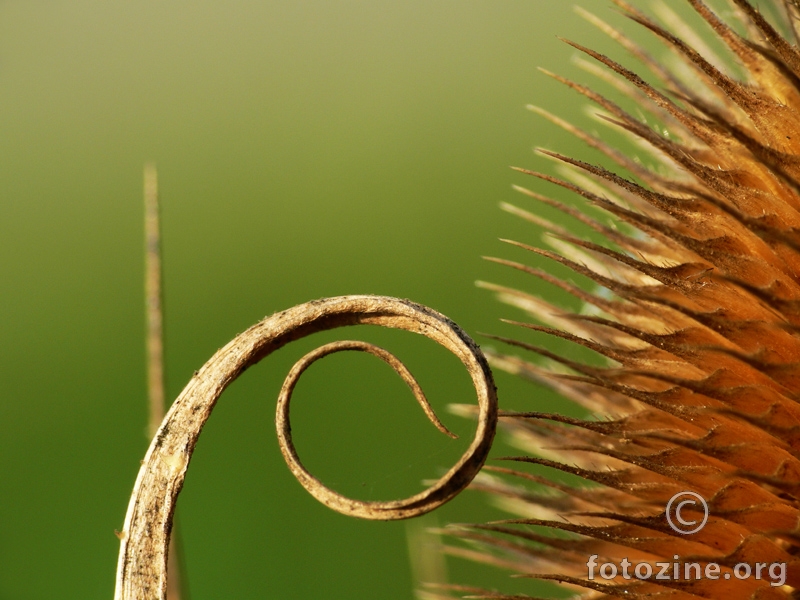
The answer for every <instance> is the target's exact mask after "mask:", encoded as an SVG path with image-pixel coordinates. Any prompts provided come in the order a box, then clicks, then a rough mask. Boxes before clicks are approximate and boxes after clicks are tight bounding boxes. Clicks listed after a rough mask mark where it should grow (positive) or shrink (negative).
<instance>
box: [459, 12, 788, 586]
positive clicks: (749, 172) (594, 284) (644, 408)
mask: <svg viewBox="0 0 800 600" xmlns="http://www.w3.org/2000/svg"><path fill="white" fill-rule="evenodd" d="M614 3H615V4H616V5H617V6H618V7H619V8H620V9H621V10H622V11H623V12H624V14H625V15H627V16H628V17H629V18H630V19H632V20H633V21H635V22H637V23H639V24H640V25H642V26H644V27H645V28H647V29H648V30H650V31H651V32H652V33H653V34H655V36H657V38H658V39H659V40H660V42H661V43H663V44H664V45H665V46H666V48H667V49H668V54H669V56H670V61H672V63H673V66H672V68H670V69H667V68H666V67H665V66H664V64H663V61H657V60H656V59H654V58H652V57H651V55H650V54H648V52H647V51H646V50H645V49H644V48H642V47H640V46H638V45H636V44H635V43H634V42H633V41H631V40H630V39H629V38H627V37H625V36H624V35H623V34H622V33H619V32H617V31H616V30H614V29H612V28H611V27H609V26H607V25H606V24H604V23H603V22H602V21H600V20H599V19H597V18H596V17H594V16H591V15H587V16H588V17H589V18H590V20H592V21H593V22H594V23H595V24H597V25H598V26H599V27H600V28H601V29H603V30H604V31H606V32H607V33H609V34H610V35H611V36H612V37H613V38H614V39H615V40H616V41H618V42H619V43H620V44H621V45H622V46H623V47H625V48H626V49H627V50H628V51H630V52H631V53H632V54H633V55H634V56H635V57H637V58H638V59H639V60H640V61H642V62H643V63H644V64H645V65H646V67H647V68H648V69H649V71H650V75H652V76H654V79H656V80H658V83H657V84H656V85H651V84H649V83H647V82H646V81H645V79H643V78H642V77H640V76H638V75H637V74H635V73H634V72H632V71H630V70H628V69H627V68H626V67H624V66H622V65H620V64H618V63H616V62H614V61H612V60H610V59H609V58H607V57H605V56H603V55H601V54H598V53H596V52H593V51H592V50H589V49H587V48H584V47H582V46H581V45H579V44H577V43H574V42H568V43H569V44H570V45H571V46H573V47H574V48H576V49H577V50H579V51H580V52H582V53H585V55H587V56H589V57H590V58H591V59H593V60H594V61H596V62H597V63H600V64H602V65H604V66H605V67H607V69H610V72H613V73H614V74H616V76H618V78H617V79H616V81H615V85H617V86H618V87H619V88H622V89H624V90H625V93H626V94H627V95H628V96H629V97H630V98H632V99H633V100H634V101H636V103H637V105H638V107H639V110H641V111H642V113H640V114H644V113H647V117H646V120H644V119H643V118H641V117H640V116H638V115H632V114H630V113H628V112H626V111H625V110H623V109H622V108H620V106H618V105H617V104H615V103H614V102H612V101H611V100H609V99H607V98H605V97H603V96H602V95H600V94H598V93H596V92H594V91H592V90H591V89H589V88H587V87H584V86H583V85H581V84H578V83H574V82H572V81H568V80H566V79H563V78H561V77H559V76H557V75H553V77H555V78H556V79H558V80H560V81H562V82H563V83H565V84H566V85H567V86H569V87H570V88H572V89H573V90H575V91H577V92H579V93H580V94H583V95H584V96H585V97H586V98H588V99H589V100H591V101H592V102H593V103H594V104H596V105H598V106H599V107H600V109H601V118H602V119H604V120H605V121H607V122H609V123H611V124H612V125H613V126H616V127H619V128H621V129H622V130H624V131H625V132H627V133H628V134H630V135H631V136H632V137H633V138H634V139H635V140H636V141H638V142H640V143H641V142H643V143H644V144H640V147H645V146H646V147H647V148H648V150H647V152H648V155H649V156H648V159H647V161H650V162H654V163H655V166H654V167H650V168H648V167H645V166H644V165H643V163H642V162H640V161H638V160H635V159H634V158H633V157H632V156H629V155H628V154H626V153H623V152H621V151H619V150H617V149H615V148H612V147H611V146H609V145H608V144H607V143H606V142H605V141H604V140H603V139H601V138H599V137H596V136H594V135H590V134H588V133H585V132H584V131H581V130H579V129H578V128H575V127H573V126H571V125H570V124H568V123H566V122H564V121H562V120H560V119H558V118H557V117H555V116H552V115H549V114H548V113H546V112H545V111H542V110H539V109H536V110H537V112H539V113H540V114H541V115H543V116H544V117H546V118H548V119H550V120H551V121H553V122H554V123H556V124H558V125H560V126H562V127H563V128H564V129H566V130H567V131H569V132H570V133H572V134H574V135H576V136H578V137H579V138H580V139H581V140H583V141H584V142H585V143H586V144H588V145H589V146H591V147H592V148H595V149H597V150H599V151H600V152H602V153H603V154H605V155H606V156H607V157H608V158H609V159H611V160H612V161H613V162H614V163H616V165H617V166H618V167H619V168H621V169H622V170H624V171H626V172H627V173H628V175H625V176H623V175H619V174H617V173H616V172H612V171H611V170H607V169H605V168H603V167H601V166H597V165H593V164H588V163H586V162H582V161H580V160H576V159H573V158H568V157H566V156H563V155H560V154H557V153H555V152H550V151H545V150H542V152H543V153H544V154H546V155H547V156H549V157H552V158H554V159H557V160H558V161H561V162H563V163H564V164H565V165H567V166H568V171H569V172H570V173H571V177H570V178H568V180H564V179H558V178H555V177H552V176H549V175H546V174H542V173H536V172H533V171H527V170H524V172H525V173H528V174H530V175H532V176H533V177H535V178H537V179H538V180H540V181H545V182H548V183H550V184H555V185H557V186H561V187H563V188H566V189H568V190H571V191H572V192H574V193H575V194H577V195H578V196H580V197H581V198H582V199H583V201H584V202H585V204H586V207H588V208H587V209H585V210H578V209H576V208H573V207H571V206H566V205H564V204H561V203H560V202H558V201H556V200H553V199H551V198H549V197H547V196H544V195H542V194H541V193H539V192H538V191H533V190H527V189H520V191H521V192H522V193H523V194H525V196H526V202H528V201H536V202H540V203H543V204H544V205H547V206H550V207H555V208H557V209H560V210H561V211H563V212H564V213H566V215H568V216H569V217H571V218H572V219H574V220H577V221H578V222H579V223H581V224H583V225H584V226H589V227H590V228H592V229H593V230H594V231H595V232H596V233H598V234H600V235H601V236H602V238H603V239H604V240H605V241H604V242H603V243H602V244H599V243H594V242H590V241H586V240H584V239H580V238H579V237H576V236H575V235H573V234H572V233H571V232H570V231H569V230H568V229H567V228H565V227H562V226H560V225H557V224H554V223H549V222H546V221H545V220H544V219H542V218H541V217H539V216H537V215H535V214H533V213H531V212H528V210H524V209H522V208H515V207H507V208H508V210H511V211H512V212H515V213H516V214H518V215H520V216H521V217H523V218H525V219H528V220H530V221H532V222H533V223H536V224H538V225H542V226H544V227H546V229H547V230H548V232H549V233H550V234H551V238H550V240H551V246H552V247H554V248H555V249H556V252H553V251H550V250H544V249H540V248H534V247H531V246H527V245H525V244H521V243H518V242H513V241H511V242H509V243H511V244H514V245H516V246H520V247H522V248H525V249H528V250H530V251H531V252H534V253H536V254H538V255H540V256H543V257H546V258H548V259H552V260H554V261H556V262H558V263H561V264H562V265H565V266H567V267H569V268H570V269H572V271H574V273H576V274H577V275H579V276H580V278H581V279H585V280H587V281H589V282H591V285H586V286H582V287H581V286H579V285H577V284H574V283H571V282H568V281H563V280H560V279H558V278H556V277H554V276H553V275H551V274H549V273H548V272H546V271H543V270H541V269H538V268H534V267H530V266H527V265H525V264H520V263H516V262H512V261H508V260H502V259H490V260H493V261H495V262H498V263H501V264H505V265H508V266H511V267H513V268H515V269H519V270H521V271H524V272H526V273H529V274H531V275H533V276H534V277H535V278H537V279H539V280H543V281H544V282H547V283H548V284H550V285H553V286H556V287H558V288H560V289H561V290H565V291H567V292H569V293H570V294H572V295H573V296H575V297H576V298H577V299H579V300H580V301H581V302H582V303H583V304H584V305H585V309H584V310H582V311H581V312H580V313H578V314H574V313H571V312H569V311H567V310H565V309H561V308H559V307H557V306H554V305H552V304H550V303H548V302H547V301H545V300H543V299H541V298H539V297H536V296H534V295H531V294H528V293H526V292H524V291H520V290H516V289H511V288H506V287H501V286H497V285H490V284H482V285H483V286H484V287H487V288H489V289H491V290H494V291H495V292H497V293H498V294H499V297H500V299H501V300H502V301H504V302H506V303H509V304H511V305H514V306H516V307H519V308H521V309H523V310H524V311H525V312H527V313H528V314H529V315H530V317H531V319H532V320H533V321H534V322H532V323H519V325H521V326H522V327H524V328H527V329H528V330H533V331H536V332H542V333H545V334H550V335H553V336H557V337H559V338H563V339H565V340H569V341H570V342H574V343H575V344H579V345H581V346H584V347H586V348H588V349H590V350H592V351H594V352H595V353H596V354H598V355H600V356H601V357H602V358H603V364H599V363H598V362H597V361H594V362H593V363H591V364H587V363H584V362H580V361H578V360H575V359H572V358H570V357H568V356H563V355H559V354H557V353H554V352H551V351H550V350H548V349H546V348H544V347H540V346H536V345H533V344H530V343H528V342H524V341H520V340H512V339H506V338H498V339H500V340H502V341H504V342H507V343H509V344H511V345H513V346H515V347H517V348H521V349H524V350H529V351H532V352H534V353H537V354H539V355H540V356H542V357H544V364H543V363H542V361H541V360H538V361H537V362H531V361H529V360H528V359H523V358H520V357H519V356H517V355H515V354H500V353H495V354H493V355H492V357H491V358H492V360H493V364H494V365H495V366H496V367H499V368H502V369H504V370H506V371H510V372H512V373H516V374H518V375H521V376H522V377H525V378H528V379H531V380H534V381H536V382H543V383H545V384H547V385H549V386H551V387H553V388H554V389H556V390H557V391H558V392H559V393H560V394H562V395H563V396H564V397H565V398H567V399H569V400H570V401H572V402H574V403H576V404H577V405H579V406H581V407H583V408H584V409H585V410H586V411H588V412H589V413H592V414H593V416H592V417H591V418H588V419H586V420H581V419H575V418H568V417H566V416H563V415H558V414H545V413H537V412H531V413H506V415H505V418H504V419H503V420H504V422H505V426H506V429H507V430H508V431H510V432H511V433H512V440H513V442H514V443H515V444H517V445H519V446H520V447H522V448H523V449H524V450H525V451H527V452H530V453H532V454H530V455H524V456H518V457H509V458H508V460H510V461H513V462H514V463H515V464H516V466H513V464H512V466H511V467H502V468H499V467H493V468H492V467H489V468H488V469H489V471H488V473H487V474H486V475H485V476H484V477H483V479H482V480H481V481H480V482H479V485H478V487H479V488H481V489H484V490H486V489H488V490H490V491H492V492H494V493H495V494H497V497H499V498H501V499H502V500H503V505H504V506H505V507H506V508H509V509H511V510H513V511H515V512H517V513H518V515H519V516H520V517H521V518H517V519H512V520H509V521H505V522H498V523H493V524H488V525H475V526H471V527H462V528H458V529H455V530H454V531H455V534H456V535H457V536H459V537H460V538H461V539H462V540H464V541H465V542H466V544H464V545H459V546H457V547H453V548H450V550H449V551H450V552H452V553H455V554H458V555H461V556H466V557H469V558H471V559H475V560H480V561H484V562H487V563H490V564H494V565H499V566H502V567H505V568H508V569H511V570H513V571H516V572H517V573H520V574H523V575H526V576H531V577H536V578H543V579H550V580H555V581H557V582H560V583H561V585H563V586H565V587H567V588H569V589H571V590H573V591H574V592H576V593H579V594H580V595H581V597H583V598H605V597H609V598H611V597H625V598H646V597H647V598H651V597H655V598H670V599H683V598H687V599H688V598H725V599H726V600H733V599H739V598H742V599H745V598H759V599H761V598H790V597H795V596H796V595H797V594H800V592H797V591H795V590H796V589H797V588H800V558H798V552H800V530H798V518H799V517H800V511H799V510H798V509H800V502H799V500H800V460H798V457H799V456H800V455H799V454H798V453H799V452H800V403H799V401H800V396H798V392H800V51H799V50H798V48H797V40H798V31H797V19H798V16H800V3H797V2H796V0H773V1H771V2H762V3H761V5H762V6H761V7H760V8H756V7H755V6H753V5H752V4H750V3H748V2H747V1H746V0H730V1H729V2H728V3H727V5H726V6H725V7H724V8H718V9H717V10H718V12H715V11H714V10H712V9H711V8H709V7H708V6H707V5H706V4H704V3H703V2H701V1H700V0H688V3H689V4H690V5H691V6H692V8H693V9H694V11H696V13H697V14H698V15H699V16H700V17H701V18H702V19H703V20H704V21H705V22H706V23H707V25H708V26H710V30H711V31H712V32H713V35H714V36H716V38H718V40H719V41H720V42H721V43H722V45H723V46H724V47H725V48H726V52H727V53H728V56H727V57H723V58H722V59H718V58H716V57H712V56H710V55H709V53H707V52H706V53H705V56H704V54H703V53H701V52H700V50H701V46H702V45H703V43H702V42H701V40H702V39H703V36H702V35H698V34H697V33H696V32H695V31H694V30H693V29H692V28H690V27H688V26H686V25H680V24H679V26H678V29H679V30H674V31H668V30H667V29H665V28H664V27H662V26H661V25H659V24H658V23H657V22H656V21H654V20H652V19H650V18H649V17H647V16H645V15H644V14H643V13H642V12H640V11H639V10H637V9H636V8H634V7H633V6H630V5H628V4H627V3H625V2H624V1H622V0H614ZM657 8H658V10H659V13H660V14H662V15H663V14H670V15H672V16H673V17H674V13H671V12H668V11H670V8H669V7H668V6H667V4H665V3H661V4H660V5H659V6H658V7H657ZM762 10H763V12H762ZM723 11H724V12H723ZM722 14H724V15H726V19H727V22H725V21H723V20H722V19H721V18H720V17H718V15H722ZM676 19H677V18H673V19H672V20H673V24H672V29H675V26H674V22H675V20H676ZM787 38H791V41H789V39H787ZM684 40H691V43H689V42H687V41H684ZM736 73H738V75H734V74H736ZM650 75H648V77H649V76H650ZM607 80H608V79H607ZM653 123H656V124H657V125H656V126H653V125H652V124H653ZM617 170H619V169H617ZM596 209H600V211H604V212H605V213H607V215H610V220H609V221H607V220H604V219H603V218H597V217H596V216H595V215H599V214H600V211H598V210H596ZM534 210H535V209H534ZM526 335H528V334H526ZM598 364H599V366H598ZM526 463H533V464H535V465H543V466H544V467H547V468H550V469H557V470H560V471H562V472H565V473H568V474H571V475H572V476H577V477H579V478H582V479H583V480H585V482H583V483H582V484H578V485H572V484H567V483H563V481H565V477H561V478H560V479H559V481H558V482H557V481H554V480H551V479H548V478H546V477H543V476H541V475H540V474H539V473H542V472H543V470H537V471H536V473H531V470H530V469H531V468H530V467H529V466H528V465H527V464H526ZM573 479H574V478H573ZM586 482H590V483H586ZM525 484H527V486H528V487H525ZM684 491H693V492H696V493H698V494H700V495H701V496H702V497H703V498H704V499H705V500H706V501H707V504H708V510H709V516H708V521H707V523H706V524H705V526H704V527H703V528H702V529H700V530H699V531H697V532H695V533H693V534H690V535H684V534H681V533H678V532H677V531H675V530H673V529H672V528H671V527H670V525H669V523H668V522H667V519H666V517H667V514H666V508H665V507H666V506H667V504H668V502H669V500H670V498H672V497H673V496H674V495H675V494H677V493H679V492H684ZM700 509H701V507H700V505H699V504H696V505H694V506H693V508H689V507H688V505H687V506H686V507H684V512H683V519H684V520H687V521H698V522H699V521H700V520H701V519H702V514H700V512H701V510H700ZM593 555H594V560H595V561H596V562H597V563H598V564H601V563H612V564H613V565H614V566H615V568H614V569H613V570H612V569H611V567H608V568H607V569H606V571H605V574H606V575H609V577H601V576H600V575H599V574H598V573H597V568H596V567H595V568H594V569H595V570H594V578H593V579H590V578H589V567H588V566H587V561H588V560H589V557H590V556H593ZM625 559H627V561H628V562H629V563H630V564H631V565H632V566H631V567H628V568H627V572H628V573H629V574H630V575H633V576H631V577H625V576H624V575H623V566H624V562H623V561H624V560H625ZM657 562H666V563H669V564H670V567H669V571H668V573H669V574H670V576H669V578H665V579H656V578H655V575H656V573H658V572H659V567H658V566H656V565H655V563H657ZM640 563H642V564H644V563H647V564H649V565H650V566H651V567H652V568H654V571H653V576H652V577H650V578H644V579H639V578H637V577H636V576H635V574H634V569H633V565H637V564H640ZM676 563H677V567H673V566H674V565H675V564H676ZM687 563H698V564H699V565H700V569H701V577H700V578H697V577H695V573H696V571H695V570H694V568H692V569H691V570H690V571H689V575H688V576H687V575H686V570H685V565H686V564H687ZM711 563H717V564H719V566H720V571H719V575H718V578H717V579H714V578H713V577H705V576H702V574H705V573H707V571H705V567H706V566H707V565H709V564H711ZM740 563H746V564H747V565H748V566H749V569H750V570H751V576H750V577H749V578H740V575H743V574H744V573H745V567H743V566H739V567H737V565H739V564H740ZM757 563H765V564H767V565H770V566H771V565H773V564H776V565H784V566H783V567H775V568H774V569H772V571H770V572H767V569H766V568H762V569H761V571H760V575H761V578H760V579H757V578H756V576H755V574H756V569H757ZM674 568H676V569H677V571H678V577H675V576H674V574H673V569H674ZM734 569H738V571H735V570H734ZM613 571H616V572H617V575H616V576H615V577H614V576H612V575H613ZM641 573H642V574H646V573H647V568H645V567H642V569H641ZM711 575H712V576H713V575H714V572H713V569H712V571H711ZM460 589H461V590H462V593H463V592H464V591H470V592H471V593H472V594H473V596H472V597H492V598H522V597H523V596H504V595H502V594H498V593H488V592H482V591H480V590H475V589H471V590H468V589H467V588H460Z"/></svg>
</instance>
